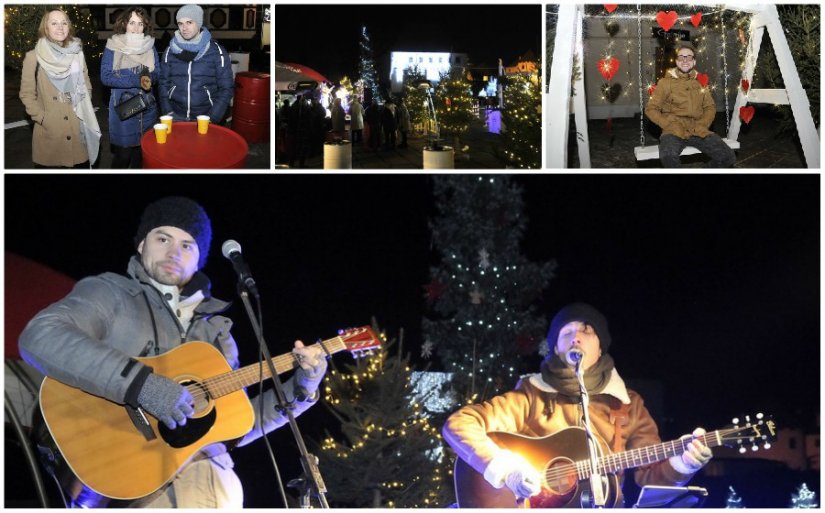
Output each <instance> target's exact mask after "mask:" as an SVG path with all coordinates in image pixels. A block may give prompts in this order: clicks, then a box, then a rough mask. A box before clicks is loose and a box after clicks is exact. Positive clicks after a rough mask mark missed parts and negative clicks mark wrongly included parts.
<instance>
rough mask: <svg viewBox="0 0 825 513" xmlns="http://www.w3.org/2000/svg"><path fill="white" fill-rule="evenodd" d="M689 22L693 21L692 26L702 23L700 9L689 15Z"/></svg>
mask: <svg viewBox="0 0 825 513" xmlns="http://www.w3.org/2000/svg"><path fill="white" fill-rule="evenodd" d="M690 22H691V23H693V26H694V27H698V26H699V24H700V23H702V11H699V12H697V13H696V14H694V15H693V16H691V17H690Z"/></svg>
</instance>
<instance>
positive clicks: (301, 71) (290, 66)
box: [275, 61, 329, 91]
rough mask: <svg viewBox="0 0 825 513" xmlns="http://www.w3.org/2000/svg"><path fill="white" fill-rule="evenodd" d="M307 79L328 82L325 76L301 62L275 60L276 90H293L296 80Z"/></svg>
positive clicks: (303, 80) (302, 80)
mask: <svg viewBox="0 0 825 513" xmlns="http://www.w3.org/2000/svg"><path fill="white" fill-rule="evenodd" d="M309 80H313V81H315V82H318V83H319V84H320V83H321V82H329V80H328V79H327V77H325V76H324V75H322V74H320V73H318V72H317V71H315V70H314V69H312V68H310V67H307V66H304V65H303V64H295V63H294V62H278V61H275V90H276V91H294V90H295V87H296V86H297V84H298V82H306V81H309Z"/></svg>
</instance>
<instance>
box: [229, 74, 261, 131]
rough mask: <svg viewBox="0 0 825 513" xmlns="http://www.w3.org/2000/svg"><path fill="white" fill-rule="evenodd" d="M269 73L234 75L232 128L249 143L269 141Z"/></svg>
mask: <svg viewBox="0 0 825 513" xmlns="http://www.w3.org/2000/svg"><path fill="white" fill-rule="evenodd" d="M269 97H270V90H269V73H257V72H254V71H243V72H241V73H238V74H237V75H235V101H234V102H233V103H232V129H233V130H235V131H236V132H238V133H239V134H241V135H242V136H243V138H244V139H246V140H247V141H248V142H251V143H263V142H269V124H270V123H269V113H270V108H269Z"/></svg>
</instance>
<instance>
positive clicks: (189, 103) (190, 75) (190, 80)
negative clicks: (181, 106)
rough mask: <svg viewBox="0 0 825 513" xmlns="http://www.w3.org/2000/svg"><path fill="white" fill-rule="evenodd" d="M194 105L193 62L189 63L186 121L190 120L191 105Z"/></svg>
mask: <svg viewBox="0 0 825 513" xmlns="http://www.w3.org/2000/svg"><path fill="white" fill-rule="evenodd" d="M191 104H192V61H189V82H188V83H187V84H186V119H189V110H190V105H191Z"/></svg>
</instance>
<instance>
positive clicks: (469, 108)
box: [434, 70, 474, 151]
mask: <svg viewBox="0 0 825 513" xmlns="http://www.w3.org/2000/svg"><path fill="white" fill-rule="evenodd" d="M434 101H435V112H436V114H437V116H438V126H439V128H440V130H441V134H444V135H452V136H453V137H454V138H455V142H454V145H455V148H456V151H458V150H459V149H460V148H459V137H461V135H462V134H464V133H466V132H467V131H468V130H469V129H470V121H472V119H473V117H474V114H473V102H474V100H473V91H472V89H471V88H470V83H469V82H467V81H466V80H465V79H464V77H463V76H462V74H461V73H460V72H459V71H458V70H455V71H454V72H452V73H450V74H445V75H442V76H441V81H440V82H439V83H438V87H437V88H436V93H435V98H434Z"/></svg>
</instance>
